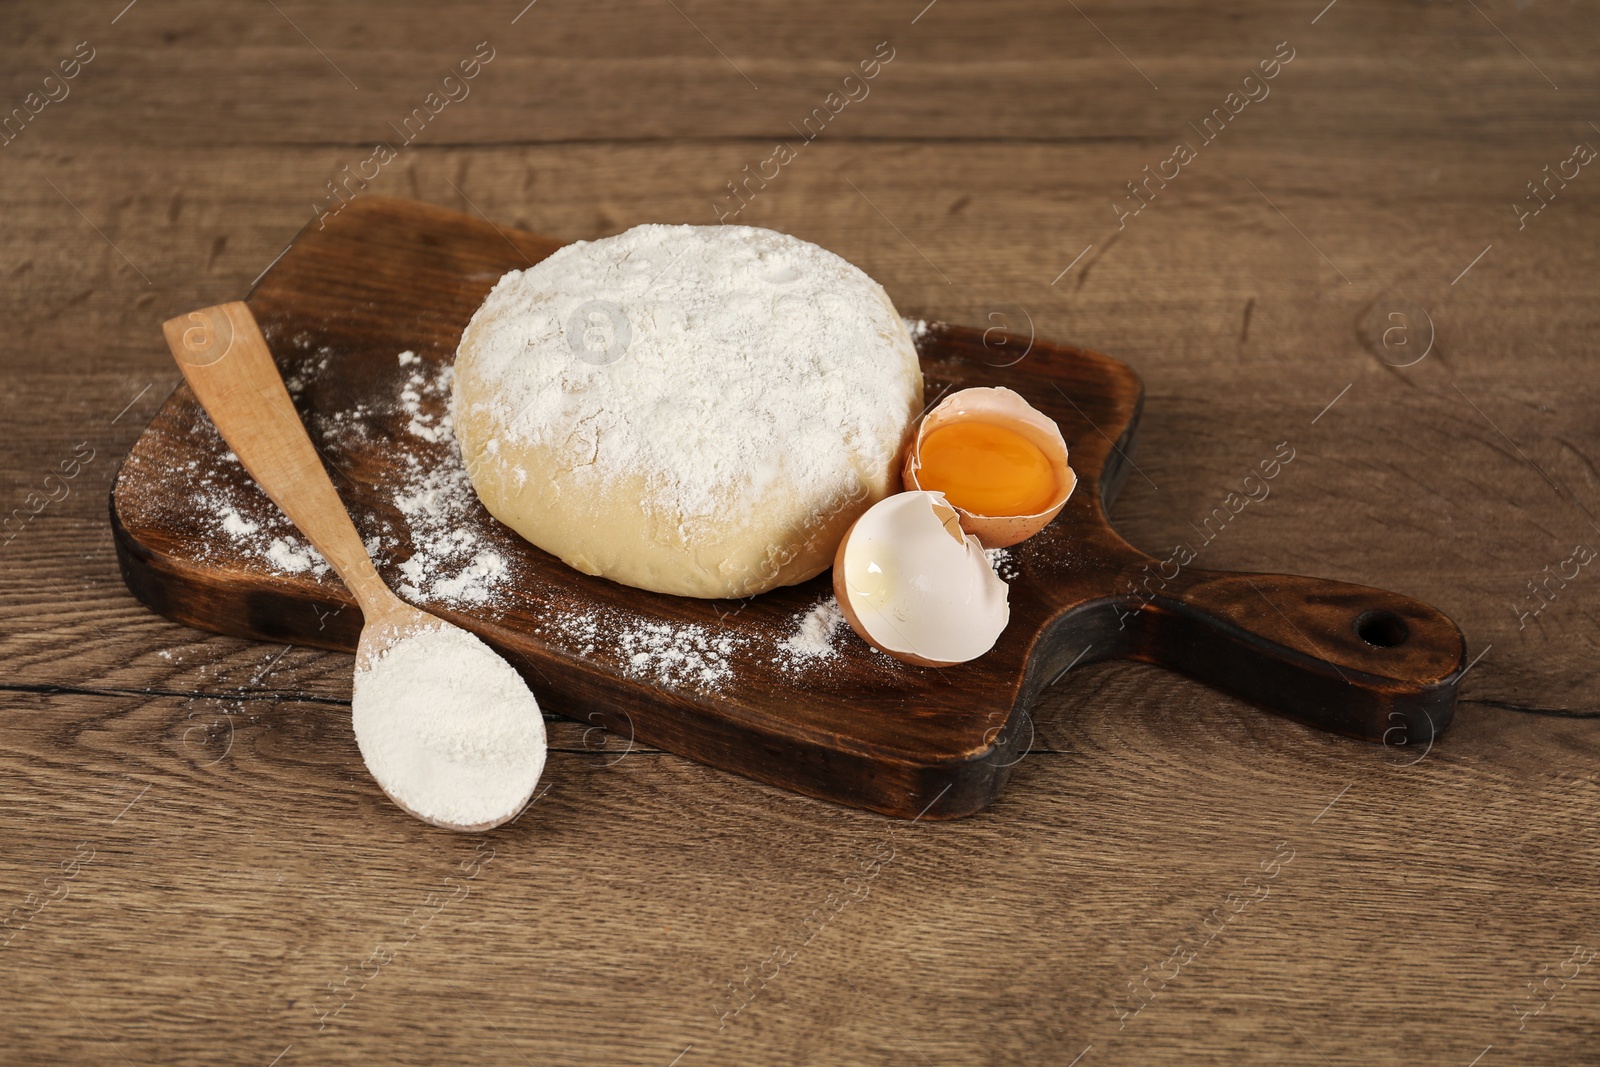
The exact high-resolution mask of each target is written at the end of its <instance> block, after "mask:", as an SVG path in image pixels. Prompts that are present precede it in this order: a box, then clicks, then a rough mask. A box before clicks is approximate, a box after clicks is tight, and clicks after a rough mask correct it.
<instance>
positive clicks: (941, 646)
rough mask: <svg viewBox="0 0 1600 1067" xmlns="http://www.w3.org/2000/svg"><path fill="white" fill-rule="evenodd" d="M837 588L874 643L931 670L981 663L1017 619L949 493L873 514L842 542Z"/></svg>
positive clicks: (902, 496)
mask: <svg viewBox="0 0 1600 1067" xmlns="http://www.w3.org/2000/svg"><path fill="white" fill-rule="evenodd" d="M833 592H834V595H835V596H836V597H837V598H838V601H839V607H840V609H841V610H842V611H843V612H844V617H845V619H846V620H848V621H849V623H850V625H851V627H852V628H853V629H854V630H855V631H856V633H858V634H860V635H861V637H862V638H863V639H864V640H865V641H866V642H867V643H868V644H870V645H872V646H873V647H874V648H876V649H878V650H879V651H882V652H886V653H888V654H889V655H891V656H893V657H895V658H896V659H900V660H904V661H906V662H907V663H916V664H919V665H921V666H924V667H948V666H951V665H953V664H956V663H965V662H966V661H967V660H971V659H976V658H977V657H979V656H981V655H983V654H984V653H985V652H987V651H989V649H991V648H993V647H994V643H995V641H996V640H998V639H999V637H1000V634H1001V632H1002V631H1004V630H1005V628H1006V623H1007V622H1008V621H1009V620H1010V618H1011V608H1010V605H1009V604H1008V603H1007V601H1006V598H1007V594H1008V593H1009V589H1008V588H1007V587H1006V583H1005V582H1003V581H1001V580H1000V577H999V575H997V574H995V572H994V568H993V567H991V566H990V565H989V558H988V556H986V555H985V554H984V551H983V546H982V545H981V544H980V543H979V542H978V539H977V538H976V537H972V536H969V535H967V534H965V533H963V532H962V530H961V520H960V517H959V516H958V515H957V514H956V510H955V508H953V507H951V506H950V504H949V503H948V502H947V501H946V500H945V498H944V494H943V493H928V492H908V493H897V494H895V495H894V496H891V497H887V498H885V499H883V500H880V501H879V502H878V503H876V504H874V505H873V506H872V507H871V508H869V509H867V511H866V513H865V514H863V515H862V516H861V517H860V518H859V519H857V520H856V521H855V523H854V524H853V525H852V526H851V527H850V530H849V531H848V532H847V533H846V534H845V536H844V540H842V541H840V542H839V551H838V553H837V554H836V555H835V556H834V560H833Z"/></svg>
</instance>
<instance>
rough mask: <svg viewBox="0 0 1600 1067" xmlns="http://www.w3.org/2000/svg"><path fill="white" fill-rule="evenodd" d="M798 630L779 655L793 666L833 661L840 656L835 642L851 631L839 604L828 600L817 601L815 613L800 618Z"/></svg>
mask: <svg viewBox="0 0 1600 1067" xmlns="http://www.w3.org/2000/svg"><path fill="white" fill-rule="evenodd" d="M799 624H800V625H799V628H798V629H797V630H795V632H794V633H793V634H791V635H790V636H789V637H788V638H787V639H786V640H785V641H784V642H783V643H782V644H781V645H779V646H778V648H779V651H781V652H783V653H784V654H785V655H786V657H787V659H786V660H784V659H780V660H779V662H787V663H788V664H789V665H791V666H798V665H800V664H805V663H810V662H811V661H812V660H819V659H832V658H833V657H834V656H837V655H838V654H839V651H838V649H837V648H836V647H835V646H834V643H833V640H834V638H835V637H837V636H838V635H839V634H841V633H843V632H844V630H845V629H846V628H847V627H848V625H849V624H848V623H847V622H846V621H845V617H844V612H843V611H840V610H839V602H838V601H837V600H835V599H834V598H833V597H831V596H828V597H824V598H823V599H821V600H819V601H817V603H816V605H815V606H814V607H812V609H811V610H810V611H808V612H806V613H805V614H804V615H801V616H799Z"/></svg>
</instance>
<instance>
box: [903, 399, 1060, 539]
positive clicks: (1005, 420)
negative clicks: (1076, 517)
mask: <svg viewBox="0 0 1600 1067" xmlns="http://www.w3.org/2000/svg"><path fill="white" fill-rule="evenodd" d="M964 421H972V422H990V423H995V424H996V425H1000V426H1004V427H1006V428H1007V429H1011V430H1015V431H1016V432H1017V433H1019V434H1021V435H1022V436H1024V437H1026V438H1027V439H1028V440H1030V441H1032V442H1033V443H1034V444H1035V445H1037V446H1038V448H1039V450H1040V451H1041V452H1043V453H1044V454H1045V458H1046V459H1048V460H1049V461H1050V467H1051V469H1052V470H1053V471H1055V475H1056V484H1057V491H1056V498H1055V501H1054V503H1052V504H1051V505H1050V507H1048V508H1046V509H1045V510H1044V511H1041V512H1038V513H1037V514H1034V515H975V514H973V513H972V512H969V511H965V510H963V509H961V508H955V505H954V504H951V505H949V506H950V507H953V508H955V510H956V513H957V514H959V515H960V516H961V528H962V529H963V530H965V531H966V532H967V533H969V534H973V535H974V536H976V537H977V538H978V540H979V541H981V542H982V543H983V547H984V548H1008V547H1010V546H1011V545H1014V544H1017V543H1018V542H1019V541H1026V540H1027V539H1028V538H1030V537H1032V536H1033V535H1034V534H1036V533H1038V532H1039V531H1040V530H1042V529H1044V528H1045V527H1046V526H1048V525H1050V520H1051V519H1054V518H1055V517H1056V516H1057V515H1059V514H1060V513H1061V509H1062V508H1063V507H1064V506H1066V503H1067V498H1068V497H1070V496H1071V495H1072V491H1073V490H1074V489H1075V488H1077V486H1078V476H1077V474H1076V473H1074V472H1073V470H1072V468H1071V467H1070V466H1068V465H1067V442H1066V439H1065V438H1063V437H1062V436H1061V427H1059V426H1057V425H1056V422H1055V420H1054V419H1052V418H1050V416H1048V415H1046V414H1044V413H1043V412H1042V411H1040V410H1039V409H1038V408H1036V407H1034V406H1033V405H1032V404H1030V403H1028V402H1027V401H1026V400H1024V399H1023V398H1022V396H1021V394H1019V393H1016V392H1013V391H1012V390H1010V389H1006V388H1002V387H998V386H996V387H993V388H976V389H962V390H960V391H958V392H954V393H951V394H950V395H949V396H947V397H945V398H944V399H943V400H941V401H940V402H939V404H938V406H936V407H935V408H934V409H933V410H932V411H930V412H928V414H927V415H925V416H924V417H923V419H922V423H921V425H919V426H918V427H917V433H916V436H915V437H914V438H913V439H912V441H911V447H910V448H909V449H907V450H906V461H905V466H904V469H903V470H902V471H901V478H902V480H903V481H904V482H905V487H906V489H907V490H918V489H921V488H922V485H921V483H919V482H918V481H917V471H919V470H920V469H921V468H922V441H923V438H925V437H927V436H928V434H930V433H932V432H933V431H934V430H937V429H938V428H939V427H941V426H948V425H949V424H951V423H953V422H964Z"/></svg>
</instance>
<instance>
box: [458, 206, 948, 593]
mask: <svg viewBox="0 0 1600 1067" xmlns="http://www.w3.org/2000/svg"><path fill="white" fill-rule="evenodd" d="M453 388H454V422H455V427H456V434H457V437H458V439H459V441H460V444H461V449H462V453H463V456H464V459H465V461H466V465H467V471H468V473H469V475H470V476H471V479H472V483H473V486H474V487H475V488H476V489H477V492H478V496H479V497H480V498H481V499H482V500H483V503H484V505H485V506H486V507H487V508H488V509H489V511H490V512H491V513H493V514H494V516H495V517H496V518H498V519H499V520H500V521H502V522H504V523H505V524H506V525H508V526H510V527H511V528H512V529H514V530H516V531H517V532H518V533H520V534H522V536H524V537H526V538H527V539H528V540H529V541H531V542H533V543H534V544H535V545H538V546H539V547H540V548H542V549H544V550H545V551H547V552H550V553H552V554H553V555H555V556H557V557H559V558H561V559H562V560H564V561H566V562H567V563H568V564H570V565H571V566H573V567H575V568H577V569H578V570H580V571H583V572H584V573H586V574H598V575H604V576H605V577H607V578H611V579H613V580H615V581H618V582H622V583H624V584H627V585H632V586H637V587H639V588H641V589H651V590H655V591H657V592H663V593H676V594H680V595H684V596H696V597H743V596H749V595H752V594H755V593H760V592H764V591H766V590H768V589H772V588H775V587H777V586H782V585H790V584H793V583H795V582H801V581H805V580H806V579H808V578H811V577H813V576H815V575H817V574H819V573H821V572H822V571H823V570H824V569H826V568H827V567H828V566H829V564H830V563H831V562H832V560H833V555H834V550H835V549H836V548H837V547H838V543H839V539H840V538H841V537H842V536H843V535H844V532H845V530H846V529H847V528H848V527H849V526H850V524H851V523H852V522H853V521H854V520H855V519H856V517H857V516H859V515H860V514H861V513H862V512H864V511H865V510H866V509H867V508H869V507H871V506H872V505H873V504H874V503H876V502H877V501H878V500H880V499H882V498H883V497H884V496H886V495H888V494H889V493H891V492H895V491H898V490H899V488H900V479H899V470H898V462H899V457H900V454H901V451H902V449H903V447H904V445H905V443H906V439H907V437H908V434H909V431H910V429H911V427H912V423H913V422H914V420H915V418H916V416H917V414H918V413H919V412H920V411H921V409H922V371H921V368H920V365H919V364H918V362H917V354H916V348H915V346H914V345H913V344H912V341H911V337H910V335H909V333H908V332H907V330H906V327H905V323H904V322H903V321H902V320H901V319H900V317H899V315H898V314H897V313H896V312H895V309H894V306H893V305H892V304H890V302H889V298H888V296H887V295H886V294H885V293H884V291H883V289H882V287H880V286H879V285H878V284H877V283H875V282H874V281H872V279H870V278H868V277H867V276H866V275H865V274H864V273H862V272H861V271H860V270H859V269H858V268H856V267H854V266H852V265H851V264H849V263H847V262H846V261H844V260H843V259H841V258H839V257H838V256H836V255H834V254H833V253H831V252H828V251H826V250H824V249H822V248H819V247H817V246H816V245H813V244H810V243H809V242H806V241H802V240H800V239H798V238H795V237H790V236H788V235H785V234H781V233H775V232H773V231H771V230H761V229H755V228H752V227H748V226H659V225H652V226H639V227H636V228H634V229H632V230H629V231H627V232H626V233H623V234H619V235H617V236H615V237H609V238H606V239H604V240H599V241H592V242H579V243H577V244H574V245H568V246H567V247H565V248H563V249H561V250H560V251H558V252H556V253H555V254H554V255H552V256H550V257H549V258H548V259H546V260H544V261H543V262H541V263H539V264H537V265H535V266H534V267H532V268H530V269H528V270H525V271H512V272H511V273H509V274H507V275H506V276H505V277H503V278H501V279H500V281H499V283H498V284H497V285H496V286H495V287H494V290H493V291H492V292H491V293H490V294H489V296H488V298H487V299H486V300H485V301H484V303H483V306H482V307H480V308H479V309H478V311H477V313H476V314H475V315H474V316H473V318H472V321H471V323H469V324H468V326H467V329H466V332H465V333H464V334H463V335H462V338H461V345H460V348H459V349H458V351H457V354H456V369H455V382H454V386H453Z"/></svg>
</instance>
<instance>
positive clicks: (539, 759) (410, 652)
mask: <svg viewBox="0 0 1600 1067" xmlns="http://www.w3.org/2000/svg"><path fill="white" fill-rule="evenodd" d="M351 717H352V722H353V724H354V726H355V733H356V744H357V745H358V746H360V748H361V757H362V759H364V760H365V761H366V763H367V769H368V770H370V771H371V772H372V777H373V778H375V779H377V781H378V784H379V785H381V786H382V787H383V789H384V792H386V793H388V794H389V795H390V796H391V797H393V798H394V799H395V800H396V801H397V802H399V803H400V804H402V805H404V806H405V807H406V808H408V809H409V810H411V811H412V812H414V813H416V814H417V815H420V816H422V817H423V818H424V819H428V820H430V821H434V822H441V823H448V824H450V825H452V826H463V827H470V826H480V825H483V824H485V823H498V822H503V821H504V820H506V819H509V818H511V817H512V816H514V815H516V814H517V813H518V812H519V811H521V810H522V808H523V807H524V805H526V804H527V802H528V798H529V797H531V796H532V795H533V789H534V786H535V785H537V784H538V782H539V775H540V774H541V773H543V771H544V762H545V753H546V743H545V730H544V716H543V715H542V714H541V713H540V711H539V703H538V701H537V700H535V699H534V696H533V694H532V693H531V692H529V691H528V686H527V684H526V683H524V682H523V680H522V677H521V676H520V675H518V674H517V672H516V671H515V670H514V669H512V667H511V665H510V664H509V663H507V662H506V661H505V660H503V659H501V658H500V657H499V656H498V655H497V654H496V653H495V651H494V650H493V649H491V648H490V647H489V646H488V645H486V644H484V643H483V642H482V641H480V640H479V639H478V638H477V637H475V636H473V635H472V634H470V633H468V632H467V631H465V630H463V629H461V628H459V627H456V626H451V625H449V624H447V623H446V624H441V626H440V627H439V628H438V629H434V630H426V631H423V632H422V633H419V634H413V635H412V636H410V637H407V638H404V639H402V640H401V641H400V642H399V643H397V644H395V645H394V646H393V647H392V648H390V649H389V650H388V651H386V652H385V653H384V654H383V655H381V656H379V657H378V660H377V662H376V663H374V664H373V665H372V666H371V667H370V668H369V669H368V670H365V671H361V672H358V673H357V674H356V678H355V694H354V700H353V702H352V707H351Z"/></svg>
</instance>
